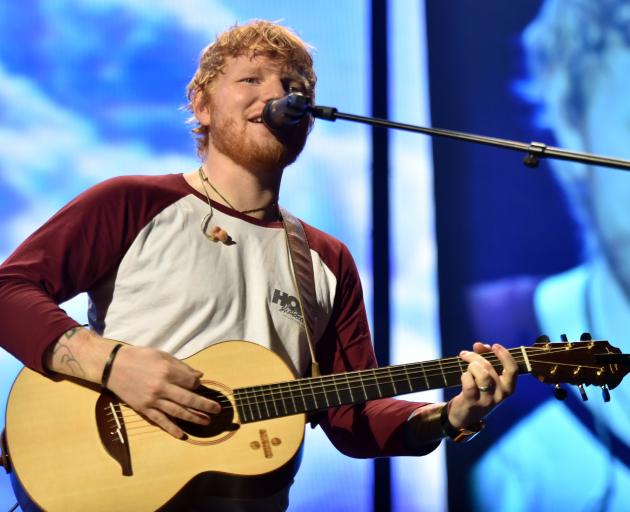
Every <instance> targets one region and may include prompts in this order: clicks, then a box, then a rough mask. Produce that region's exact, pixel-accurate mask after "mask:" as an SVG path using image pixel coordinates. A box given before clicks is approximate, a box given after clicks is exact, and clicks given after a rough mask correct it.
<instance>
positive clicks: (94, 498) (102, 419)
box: [3, 337, 630, 512]
mask: <svg viewBox="0 0 630 512" xmlns="http://www.w3.org/2000/svg"><path fill="white" fill-rule="evenodd" d="M510 352H511V354H512V356H514V358H515V359H516V361H517V362H518V367H519V373H521V374H525V373H531V374H533V375H534V376H536V377H537V378H538V379H540V380H541V381H542V382H546V383H550V384H556V385H559V383H570V384H575V385H580V386H583V385H594V386H601V387H602V388H603V389H604V392H605V398H606V397H607V396H606V394H607V393H608V389H609V388H610V389H612V388H614V387H616V386H617V385H618V384H619V383H620V382H621V380H622V379H623V377H624V376H625V375H626V373H627V372H628V371H629V369H630V366H629V362H628V358H629V357H630V356H628V355H624V354H620V351H619V349H616V348H614V347H612V346H611V345H609V343H608V342H606V341H591V340H590V339H588V337H587V338H584V339H583V340H582V341H578V342H562V343H551V342H550V341H549V339H548V338H546V337H542V338H539V339H538V340H537V342H536V343H535V344H534V345H532V346H530V347H523V346H522V347H518V348H512V349H510ZM484 357H485V358H486V359H487V360H489V361H490V362H491V363H492V364H493V365H494V366H495V367H496V368H497V369H500V367H501V365H500V363H499V361H498V359H497V358H496V356H494V354H492V353H488V354H485V355H484ZM185 361H186V363H187V364H188V365H190V366H191V367H193V368H197V369H199V370H201V371H202V372H203V373H204V375H205V376H208V377H209V378H208V379H205V380H203V381H202V385H201V387H200V388H199V389H198V390H197V391H198V392H199V393H200V394H203V395H204V396H207V397H209V398H211V399H213V400H216V401H218V402H219V403H220V404H221V405H222V412H221V413H220V414H218V415H217V416H216V417H215V416H213V417H212V421H211V423H210V424H209V425H207V426H200V425H195V424H191V423H187V422H184V421H179V425H180V426H181V427H182V428H183V430H184V431H185V432H187V438H186V439H184V440H178V439H175V438H173V437H171V436H170V435H168V434H166V433H165V432H164V431H162V430H161V429H160V428H158V427H156V426H155V425H153V424H151V423H150V422H148V421H147V420H145V419H144V418H143V417H141V416H139V415H138V414H137V413H136V412H135V411H134V410H133V409H131V408H130V407H128V406H127V405H125V404H124V403H121V402H120V401H119V400H118V398H117V397H116V396H114V395H112V394H110V393H108V392H103V390H101V389H100V388H99V387H97V386H92V385H86V384H85V383H81V382H80V381H78V380H73V379H69V378H58V379H57V378H55V379H51V378H48V377H44V376H43V375H41V374H39V373H37V372H34V371H32V370H30V369H28V368H24V369H23V370H22V371H21V372H20V373H19V375H18V377H17V379H16V381H15V383H14V384H13V387H12V389H11V392H10V395H9V400H8V404H7V416H6V429H5V437H4V440H3V441H4V448H5V454H4V456H3V458H4V465H5V466H7V467H8V468H10V470H11V477H12V481H13V484H14V489H15V490H16V495H17V497H18V501H19V502H20V505H21V506H22V508H23V509H24V510H39V509H43V510H47V511H50V512H55V511H64V512H70V511H107V512H112V511H116V510H120V511H129V510H134V511H143V510H156V509H159V508H161V507H164V506H166V507H168V504H169V503H172V501H171V500H172V499H173V498H174V497H176V496H177V495H178V493H179V492H180V491H181V490H182V489H183V488H185V487H190V486H191V485H193V483H194V482H195V481H196V480H197V479H199V478H202V477H203V479H204V486H205V487H206V488H210V489H211V490H212V493H213V494H215V495H219V496H238V497H257V496H264V495H266V494H271V493H273V492H276V491H278V490H279V489H281V488H283V487H284V486H285V485H287V483H288V482H290V481H291V478H292V477H293V476H294V474H295V472H296V471H297V467H298V464H299V459H300V455H301V446H302V440H303V437H304V425H305V414H306V413H313V412H316V411H321V410H325V409H328V408H330V407H336V406H339V405H343V404H358V403H362V402H365V401H367V400H372V399H376V398H382V397H390V396H394V395H403V394H405V393H412V392H417V391H425V390H430V389H438V388H448V387H453V386H458V385H459V384H460V375H461V373H462V372H464V371H465V370H466V366H467V364H466V362H464V361H463V360H461V359H460V358H459V357H450V358H445V359H439V360H434V361H425V362H420V363H411V364H404V365H396V366H387V367H382V368H377V369H371V370H362V371H353V372H348V373H340V374H333V375H325V376H322V377H315V378H301V379H295V378H294V376H293V375H292V372H291V371H290V370H289V368H288V367H287V366H286V364H285V363H284V362H283V361H282V360H281V359H280V358H279V357H278V356H277V355H276V354H274V353H273V352H271V351H269V350H268V349H266V348H263V347H261V346H260V345H257V344H254V343H250V342H246V341H227V342H222V343H218V344H216V345H212V346H211V347H209V348H207V349H205V350H203V351H201V352H199V353H197V354H195V355H193V356H191V357H189V358H188V359H186V360H185Z"/></svg>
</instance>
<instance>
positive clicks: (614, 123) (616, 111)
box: [584, 47, 630, 294]
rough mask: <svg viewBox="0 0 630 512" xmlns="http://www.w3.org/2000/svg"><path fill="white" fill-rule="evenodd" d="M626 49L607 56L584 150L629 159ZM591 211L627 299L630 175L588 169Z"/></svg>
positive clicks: (629, 67) (588, 118) (629, 287)
mask: <svg viewBox="0 0 630 512" xmlns="http://www.w3.org/2000/svg"><path fill="white" fill-rule="evenodd" d="M629 76H630V49H628V48H626V47H623V48H622V47H619V48H615V49H610V50H609V51H608V52H607V54H606V59H605V61H604V66H603V68H602V69H601V70H600V72H599V73H598V75H597V77H596V78H595V80H596V82H595V84H594V88H593V94H592V96H591V101H590V104H589V108H588V110H587V112H586V122H585V127H584V128H585V138H586V140H587V142H588V144H587V148H586V149H587V150H588V151H591V152H593V153H597V154H601V155H605V156H611V157H617V158H625V159H630V144H629V143H628V141H629V140H630V100H629V96H628V77H629ZM589 196H590V210H591V214H592V217H593V221H594V222H593V223H594V227H595V229H596V231H597V235H598V237H599V239H600V242H601V244H602V247H603V249H604V251H605V252H606V255H607V256H608V259H609V261H610V263H611V265H612V267H613V271H614V272H615V274H616V275H617V277H618V279H620V280H621V282H622V284H623V285H624V288H625V289H626V292H627V293H629V294H630V171H621V170H613V169H605V168H601V167H596V168H592V169H590V180H589Z"/></svg>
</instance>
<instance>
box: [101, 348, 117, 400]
mask: <svg viewBox="0 0 630 512" xmlns="http://www.w3.org/2000/svg"><path fill="white" fill-rule="evenodd" d="M121 347H122V343H119V344H118V345H116V346H115V347H114V348H113V349H112V351H111V352H110V353H109V357H108V358H107V361H105V366H104V367H103V375H102V376H101V387H102V388H103V389H107V381H108V380H109V374H110V373H112V366H113V365H114V359H116V354H117V353H118V351H119V350H120V349H121Z"/></svg>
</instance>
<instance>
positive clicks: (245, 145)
mask: <svg viewBox="0 0 630 512" xmlns="http://www.w3.org/2000/svg"><path fill="white" fill-rule="evenodd" d="M209 110H210V124H209V126H208V129H209V132H210V142H211V144H212V145H213V146H214V147H215V148H216V149H217V150H218V151H219V152H220V153H222V154H224V155H225V156H227V157H229V158H230V159H231V160H232V161H233V162H235V163H237V164H239V165H240V166H242V167H244V168H246V169H252V170H258V171H262V172H271V171H277V170H281V169H284V168H285V167H286V166H288V165H290V164H292V163H293V162H295V160H296V158H297V157H298V156H299V154H300V153H301V152H302V149H303V148H304V144H305V143H306V137H307V135H308V131H309V119H308V117H307V116H305V117H304V118H303V119H302V120H301V121H300V122H299V123H298V124H296V125H294V126H289V127H287V128H285V129H282V130H274V131H271V130H268V129H267V130H268V133H267V134H259V135H257V134H254V133H252V132H253V130H248V128H249V127H250V124H251V125H252V126H253V127H257V124H254V123H250V121H248V120H244V123H243V125H242V127H240V128H239V127H238V126H237V123H236V121H235V119H233V118H231V117H228V116H225V115H221V108H218V107H217V106H216V105H215V104H214V100H213V98H212V96H210V98H209ZM260 126H261V127H262V125H260Z"/></svg>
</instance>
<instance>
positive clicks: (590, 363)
mask: <svg viewBox="0 0 630 512" xmlns="http://www.w3.org/2000/svg"><path fill="white" fill-rule="evenodd" d="M581 339H582V341H563V342H562V343H552V342H550V341H549V338H547V337H546V336H541V337H540V338H538V340H537V342H536V343H534V345H533V346H532V347H530V348H528V349H527V356H528V360H529V364H530V366H531V373H532V375H534V376H535V377H537V378H538V380H540V381H541V382H544V383H547V384H561V383H567V384H574V385H593V386H607V387H608V388H609V389H613V388H615V387H617V386H618V385H619V383H620V382H621V381H622V380H623V378H624V377H625V376H626V374H627V373H628V372H630V355H629V354H622V353H621V350H619V349H618V348H616V347H613V346H612V345H610V343H608V341H602V340H599V341H595V340H591V339H589V337H588V336H587V335H583V336H582V338H581ZM563 340H564V337H563Z"/></svg>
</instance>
